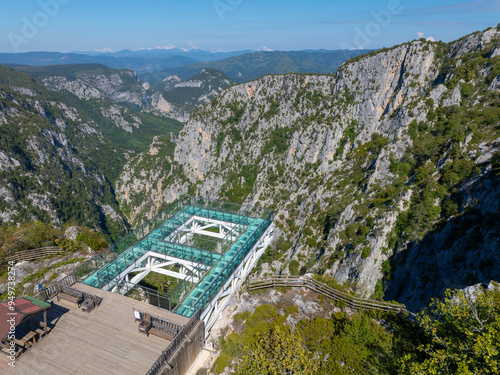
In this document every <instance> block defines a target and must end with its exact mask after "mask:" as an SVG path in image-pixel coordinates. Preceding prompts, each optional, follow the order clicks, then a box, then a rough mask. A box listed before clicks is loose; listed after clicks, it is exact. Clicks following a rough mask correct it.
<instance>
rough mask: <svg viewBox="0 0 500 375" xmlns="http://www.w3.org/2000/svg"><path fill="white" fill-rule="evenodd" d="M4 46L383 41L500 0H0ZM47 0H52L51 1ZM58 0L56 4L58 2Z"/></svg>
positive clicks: (481, 23) (488, 13) (282, 45)
mask: <svg viewBox="0 0 500 375" xmlns="http://www.w3.org/2000/svg"><path fill="white" fill-rule="evenodd" d="M0 4H1V9H2V14H1V16H0V19H1V22H0V51H1V52H14V50H18V51H20V52H26V51H64V52H67V51H83V50H104V49H110V50H113V51H118V50H122V49H132V50H136V49H140V48H154V47H166V48H168V47H171V46H177V47H179V48H189V46H194V47H198V48H203V49H207V50H214V51H215V50H222V51H234V50H244V49H252V50H261V49H272V50H302V49H321V48H324V49H341V48H360V47H363V48H380V47H390V46H392V45H394V44H399V43H403V42H406V41H408V40H412V39H416V38H418V37H421V36H423V37H426V38H427V37H432V38H434V39H435V40H443V41H445V42H448V41H451V40H454V39H457V38H459V37H461V36H463V35H465V34H468V33H471V32H473V31H476V30H483V29H485V28H487V27H489V26H496V25H497V23H498V22H500V17H498V16H499V14H500V0H482V1H468V2H460V1H449V0H419V1H416V0H412V1H409V0H388V1H387V0H384V1H378V0H371V1H368V0H356V1H332V0H329V1H326V0H323V1H319V0H307V1H305V0H300V1H298V0H267V1H264V0H184V1H179V0H177V1H171V0H161V1H157V0H144V1H139V0H133V1H131V0H99V1H97V0H17V1H12V0H8V1H7V0H0ZM44 4H45V5H44ZM54 4H55V5H54Z"/></svg>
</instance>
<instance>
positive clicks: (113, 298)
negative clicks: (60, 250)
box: [0, 284, 189, 375]
mask: <svg viewBox="0 0 500 375" xmlns="http://www.w3.org/2000/svg"><path fill="white" fill-rule="evenodd" d="M73 287H74V288H77V289H80V290H82V291H85V292H88V293H92V294H95V295H97V296H99V297H102V298H103V300H102V303H101V306H99V307H98V308H96V309H94V310H93V311H92V312H90V313H85V312H83V311H81V310H80V309H78V307H77V305H76V304H75V303H72V302H69V301H64V300H60V301H57V299H54V303H53V306H52V307H51V308H49V309H48V310H47V316H48V322H49V327H51V328H52V330H51V332H50V333H49V335H48V336H47V337H45V338H44V339H42V340H41V341H40V342H39V343H38V344H37V345H35V346H34V347H33V348H31V349H30V350H29V351H28V352H26V353H24V354H22V355H21V357H20V358H18V359H17V361H16V367H15V368H12V367H10V366H8V359H7V358H5V357H4V356H0V374H14V375H35V374H37V375H69V374H71V375H79V374H82V375H83V374H85V375H94V374H95V375H101V374H102V375H114V374H116V375H118V374H119V375H128V374H130V375H142V374H145V373H146V371H147V370H148V369H149V368H150V366H151V365H152V364H153V363H154V361H156V359H157V358H158V356H159V355H160V353H161V352H162V350H164V349H166V348H167V346H168V344H169V343H170V342H169V341H167V340H164V339H161V338H159V337H156V336H153V335H150V336H149V337H147V336H146V335H144V334H141V333H139V329H138V323H136V322H135V321H134V314H133V308H135V309H137V310H140V311H142V312H146V313H149V314H151V315H154V316H159V317H162V318H163V319H166V320H169V321H171V322H172V323H175V324H178V325H184V324H186V323H187V322H188V320H189V319H187V318H185V317H183V316H180V315H176V314H173V313H170V312H168V311H165V310H161V309H158V308H156V307H154V306H152V305H149V304H147V303H143V302H140V301H136V300H134V299H131V298H128V297H124V296H122V295H119V294H115V293H110V292H105V291H103V290H100V289H95V288H92V287H90V286H87V285H84V284H75V285H74V286H73ZM39 315H40V317H37V318H39V319H43V316H42V315H41V314H39Z"/></svg>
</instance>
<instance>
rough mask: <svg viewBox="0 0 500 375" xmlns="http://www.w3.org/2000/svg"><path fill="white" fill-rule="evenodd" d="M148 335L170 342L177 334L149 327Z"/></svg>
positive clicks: (165, 328)
mask: <svg viewBox="0 0 500 375" xmlns="http://www.w3.org/2000/svg"><path fill="white" fill-rule="evenodd" d="M149 333H150V334H151V335H155V336H158V337H161V338H162V339H165V340H169V341H172V340H173V339H174V337H175V335H176V334H177V332H176V331H174V330H173V329H171V328H167V327H154V326H153V327H151V329H150V330H149Z"/></svg>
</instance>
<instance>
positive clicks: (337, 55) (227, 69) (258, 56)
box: [163, 50, 369, 82]
mask: <svg viewBox="0 0 500 375" xmlns="http://www.w3.org/2000/svg"><path fill="white" fill-rule="evenodd" d="M367 52H369V51H368V50H354V51H347V50H340V51H319V52H318V51H315V52H309V51H290V52H282V51H273V52H253V53H246V54H244V55H240V56H234V57H231V58H228V59H225V60H221V61H213V62H207V63H194V64H189V65H187V66H177V67H173V66H172V67H167V68H165V69H163V72H164V73H166V75H172V74H175V75H178V76H180V77H182V78H189V77H192V76H194V75H195V74H198V73H199V72H200V71H202V70H203V69H206V68H211V69H217V70H220V71H221V72H223V73H225V74H226V75H228V76H229V77H231V78H232V79H234V80H235V81H237V82H246V81H250V80H253V79H256V78H259V77H262V76H264V75H267V74H285V73H318V74H333V73H335V72H336V71H337V68H338V67H339V66H340V65H341V64H342V63H343V62H344V61H346V60H348V59H351V58H353V57H356V56H359V55H363V54H366V53H367Z"/></svg>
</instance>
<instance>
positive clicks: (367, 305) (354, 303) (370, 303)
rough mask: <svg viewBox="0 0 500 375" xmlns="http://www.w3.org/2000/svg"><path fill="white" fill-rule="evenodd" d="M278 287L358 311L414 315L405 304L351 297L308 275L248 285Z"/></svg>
mask: <svg viewBox="0 0 500 375" xmlns="http://www.w3.org/2000/svg"><path fill="white" fill-rule="evenodd" d="M297 281H299V282H297ZM276 286H278V287H280V286H283V287H307V288H309V289H311V290H313V291H315V292H317V293H319V294H322V295H324V296H326V297H329V298H332V299H338V300H342V301H344V302H346V303H347V304H348V305H349V307H351V308H354V309H358V310H366V309H373V310H381V311H394V312H404V313H408V314H409V315H413V313H411V312H410V311H408V310H407V309H406V306H405V305H403V304H396V303H391V302H386V301H374V300H371V299H366V298H360V297H355V296H351V295H349V294H347V293H345V292H342V291H339V290H337V289H334V288H332V287H331V286H329V285H327V284H323V283H321V282H319V281H317V280H314V279H312V278H310V277H308V276H306V275H304V276H297V275H290V276H288V275H274V276H271V277H268V278H257V279H250V280H249V283H248V290H249V291H251V290H258V289H263V288H270V287H276Z"/></svg>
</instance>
